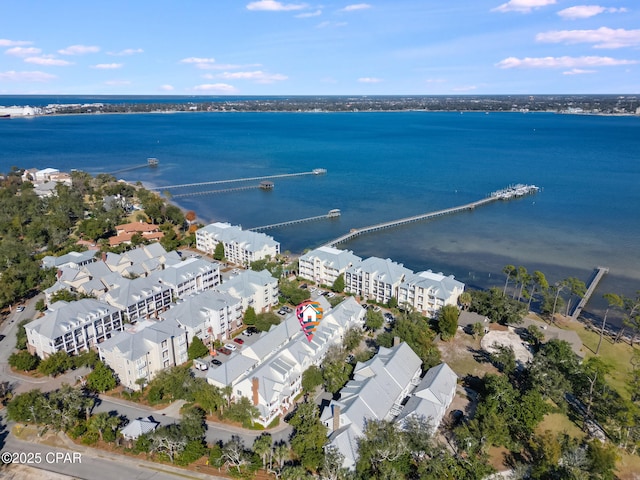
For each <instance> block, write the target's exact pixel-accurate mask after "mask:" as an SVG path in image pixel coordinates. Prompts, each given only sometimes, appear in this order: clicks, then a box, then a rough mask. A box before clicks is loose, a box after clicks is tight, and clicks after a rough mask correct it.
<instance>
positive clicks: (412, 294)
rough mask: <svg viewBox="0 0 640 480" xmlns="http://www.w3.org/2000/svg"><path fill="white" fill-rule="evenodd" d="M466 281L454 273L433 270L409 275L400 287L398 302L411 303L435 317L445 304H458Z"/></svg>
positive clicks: (426, 314)
mask: <svg viewBox="0 0 640 480" xmlns="http://www.w3.org/2000/svg"><path fill="white" fill-rule="evenodd" d="M464 287H465V285H464V283H462V282H459V281H457V280H456V279H455V278H454V277H453V275H449V276H445V275H443V274H442V273H433V272H432V271H431V270H427V271H426V272H418V273H413V274H411V275H408V276H407V277H406V278H405V280H404V282H402V283H401V284H400V286H399V287H398V304H399V305H409V306H411V307H412V308H413V309H414V310H416V311H418V312H420V313H421V314H422V315H425V316H427V317H431V318H433V317H435V316H436V315H437V314H438V311H439V310H440V309H441V308H442V307H444V306H445V305H453V306H457V305H458V297H459V296H460V294H461V293H462V292H464Z"/></svg>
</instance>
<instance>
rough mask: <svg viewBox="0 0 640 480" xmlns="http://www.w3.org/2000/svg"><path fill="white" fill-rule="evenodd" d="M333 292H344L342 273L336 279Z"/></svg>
mask: <svg viewBox="0 0 640 480" xmlns="http://www.w3.org/2000/svg"><path fill="white" fill-rule="evenodd" d="M331 291H332V292H336V293H342V292H344V273H341V274H340V275H338V276H337V277H336V279H335V280H334V282H333V285H332V286H331Z"/></svg>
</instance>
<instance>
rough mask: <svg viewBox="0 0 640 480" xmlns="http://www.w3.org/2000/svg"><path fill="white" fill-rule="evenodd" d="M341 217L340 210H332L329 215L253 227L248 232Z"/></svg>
mask: <svg viewBox="0 0 640 480" xmlns="http://www.w3.org/2000/svg"><path fill="white" fill-rule="evenodd" d="M339 216H340V210H338V209H334V210H330V211H329V213H327V214H326V215H318V216H315V217H307V218H299V219H298V220H289V221H288V222H280V223H274V224H271V225H263V226H261V227H253V228H248V229H247V230H252V231H254V232H257V231H260V230H269V229H271V228H279V227H288V226H289V225H295V224H298V223H305V222H313V221H316V220H326V219H331V218H337V217H339Z"/></svg>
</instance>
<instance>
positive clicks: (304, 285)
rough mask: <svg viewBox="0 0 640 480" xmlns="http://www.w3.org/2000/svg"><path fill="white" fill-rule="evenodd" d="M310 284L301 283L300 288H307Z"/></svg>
mask: <svg viewBox="0 0 640 480" xmlns="http://www.w3.org/2000/svg"><path fill="white" fill-rule="evenodd" d="M307 287H308V285H307V284H306V283H303V284H302V285H300V288H307Z"/></svg>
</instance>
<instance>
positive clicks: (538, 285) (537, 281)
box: [527, 270, 549, 310]
mask: <svg viewBox="0 0 640 480" xmlns="http://www.w3.org/2000/svg"><path fill="white" fill-rule="evenodd" d="M548 289H549V282H548V281H547V277H545V275H544V273H542V272H541V271H540V270H536V271H534V272H533V275H532V276H531V291H530V292H529V293H528V296H529V304H528V305H527V310H531V301H532V300H533V297H534V296H535V294H536V292H538V291H539V292H546V291H547V290H548Z"/></svg>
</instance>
